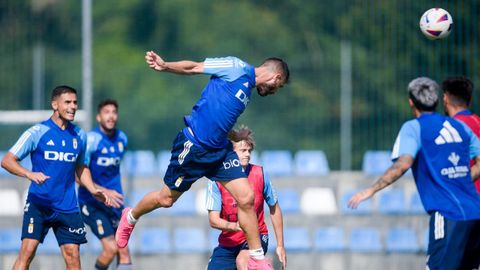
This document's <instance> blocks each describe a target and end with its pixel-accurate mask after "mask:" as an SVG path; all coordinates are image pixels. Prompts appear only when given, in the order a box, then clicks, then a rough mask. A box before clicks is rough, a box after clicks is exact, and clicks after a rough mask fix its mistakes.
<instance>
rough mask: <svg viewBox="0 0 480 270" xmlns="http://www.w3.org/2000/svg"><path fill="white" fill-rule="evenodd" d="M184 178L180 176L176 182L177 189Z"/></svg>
mask: <svg viewBox="0 0 480 270" xmlns="http://www.w3.org/2000/svg"><path fill="white" fill-rule="evenodd" d="M183 178H184V177H183V176H180V177H178V178H177V181H175V186H176V187H177V188H178V187H179V186H180V185H181V184H182V182H183Z"/></svg>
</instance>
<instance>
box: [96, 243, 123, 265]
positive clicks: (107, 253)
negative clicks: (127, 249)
mask: <svg viewBox="0 0 480 270" xmlns="http://www.w3.org/2000/svg"><path fill="white" fill-rule="evenodd" d="M100 243H101V244H102V252H101V253H100V255H98V257H97V260H96V261H95V270H106V269H108V266H109V265H110V264H111V263H112V261H113V259H114V258H115V256H117V253H118V247H117V242H115V237H114V236H113V235H110V236H107V237H104V238H102V239H100Z"/></svg>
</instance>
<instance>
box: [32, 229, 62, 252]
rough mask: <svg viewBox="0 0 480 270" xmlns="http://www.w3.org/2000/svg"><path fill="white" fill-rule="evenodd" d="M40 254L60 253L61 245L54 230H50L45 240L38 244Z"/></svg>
mask: <svg viewBox="0 0 480 270" xmlns="http://www.w3.org/2000/svg"><path fill="white" fill-rule="evenodd" d="M37 253H38V254H49V255H60V254H61V252H60V247H59V246H58V242H57V239H56V238H55V234H54V233H53V230H49V231H48V233H47V236H46V237H45V239H44V240H43V243H42V244H40V245H39V246H38V249H37Z"/></svg>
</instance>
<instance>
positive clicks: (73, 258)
mask: <svg viewBox="0 0 480 270" xmlns="http://www.w3.org/2000/svg"><path fill="white" fill-rule="evenodd" d="M60 250H61V251H62V256H63V259H64V260H65V264H66V265H67V268H66V269H67V270H80V269H81V267H80V245H78V244H64V245H61V246H60Z"/></svg>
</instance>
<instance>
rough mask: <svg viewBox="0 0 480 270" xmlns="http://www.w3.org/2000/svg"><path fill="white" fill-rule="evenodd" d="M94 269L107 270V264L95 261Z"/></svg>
mask: <svg viewBox="0 0 480 270" xmlns="http://www.w3.org/2000/svg"><path fill="white" fill-rule="evenodd" d="M95 270H108V265H107V266H102V265H99V264H98V262H96V263H95Z"/></svg>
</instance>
